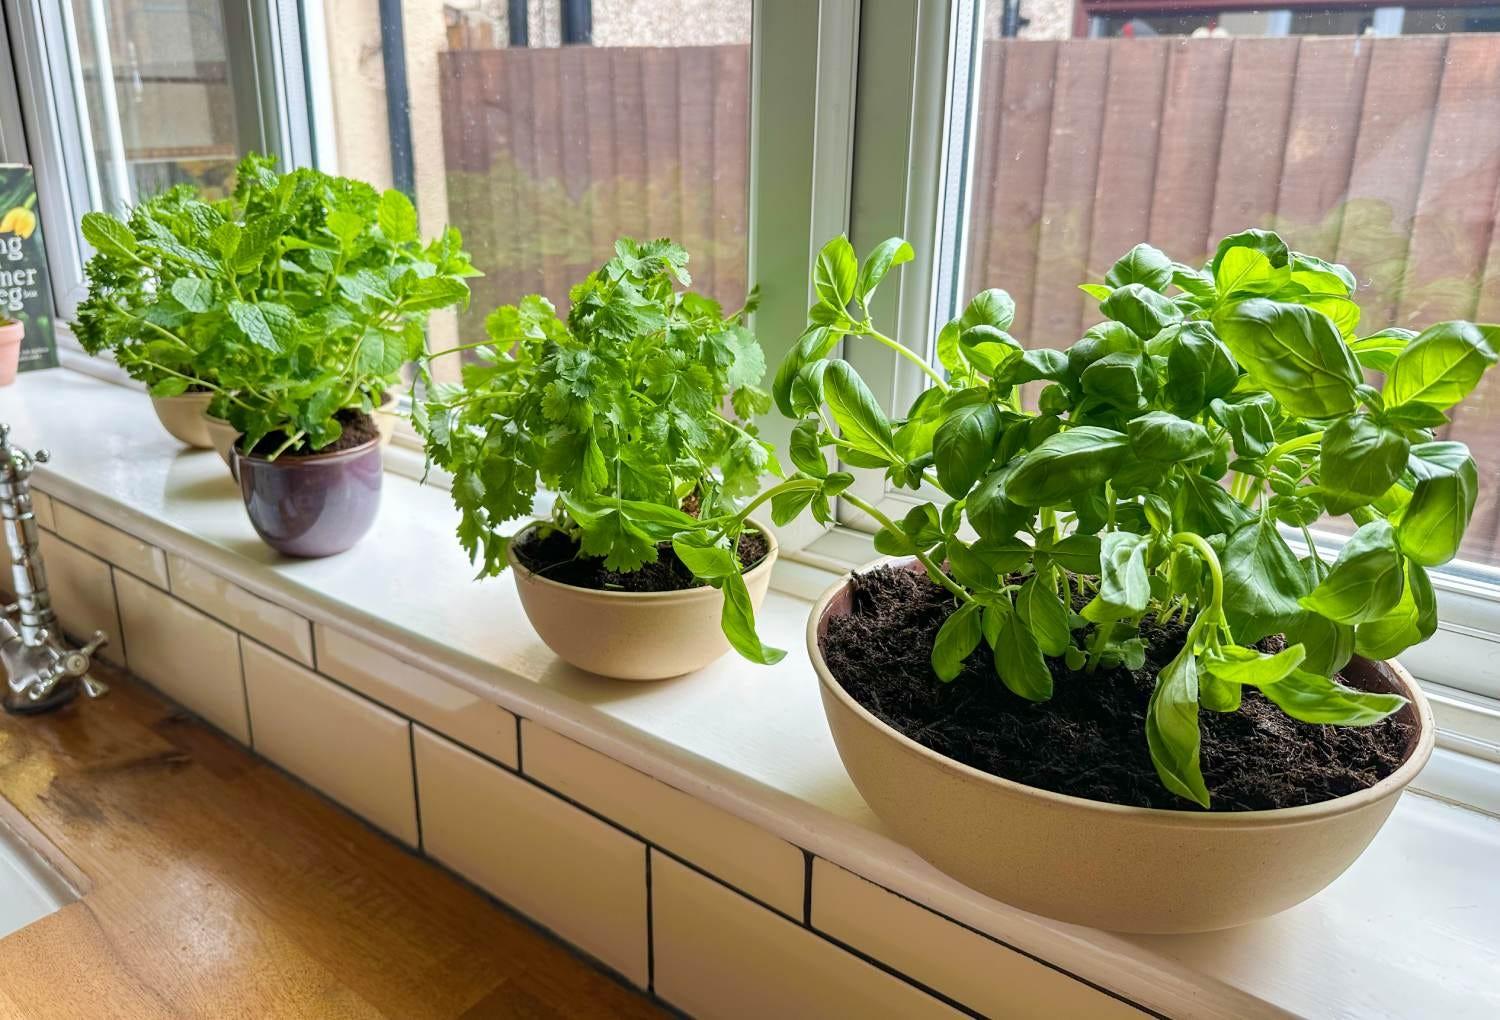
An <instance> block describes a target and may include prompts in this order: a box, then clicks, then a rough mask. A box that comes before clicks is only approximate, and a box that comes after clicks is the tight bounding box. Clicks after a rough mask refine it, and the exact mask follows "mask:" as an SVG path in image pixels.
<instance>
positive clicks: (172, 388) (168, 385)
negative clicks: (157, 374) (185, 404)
mask: <svg viewBox="0 0 1500 1020" xmlns="http://www.w3.org/2000/svg"><path fill="white" fill-rule="evenodd" d="M187 388H188V380H186V379H184V378H183V377H182V376H180V375H169V376H167V377H166V378H165V379H162V380H160V381H159V382H155V383H152V384H151V395H152V396H153V397H179V396H181V395H182V394H184V393H186V392H187Z"/></svg>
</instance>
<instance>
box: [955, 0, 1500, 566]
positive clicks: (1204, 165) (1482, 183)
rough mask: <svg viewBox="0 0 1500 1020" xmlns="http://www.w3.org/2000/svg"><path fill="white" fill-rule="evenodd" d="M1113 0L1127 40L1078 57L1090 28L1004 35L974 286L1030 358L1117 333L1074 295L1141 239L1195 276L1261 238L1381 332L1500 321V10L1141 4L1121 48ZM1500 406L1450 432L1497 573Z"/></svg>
mask: <svg viewBox="0 0 1500 1020" xmlns="http://www.w3.org/2000/svg"><path fill="white" fill-rule="evenodd" d="M1111 2H1112V0H1101V2H1099V3H1089V2H1087V0H1085V2H1084V8H1083V9H1084V11H1085V12H1087V13H1090V15H1091V17H1092V19H1093V20H1092V27H1093V28H1094V29H1095V32H1096V34H1097V35H1109V36H1112V37H1111V38H1094V39H1089V38H1068V37H1067V34H1068V31H1070V30H1072V28H1073V27H1074V23H1072V22H1069V24H1068V27H1067V28H1066V29H1064V30H1062V31H1060V32H1058V33H1057V34H1056V37H1054V38H1035V37H1032V38H1027V37H1025V35H1026V34H1028V33H1029V31H1030V30H1029V29H1028V28H1023V30H1022V32H1023V37H1022V38H997V37H995V36H996V34H997V32H998V26H999V24H1000V21H999V20H998V19H996V18H994V17H990V18H988V19H987V26H988V28H989V29H990V31H989V33H988V34H989V35H990V36H991V38H988V39H986V41H985V43H984V55H983V62H982V72H981V74H982V77H981V84H980V90H979V97H978V111H979V114H978V119H979V123H978V133H977V141H976V145H977V152H976V153H975V158H974V159H973V160H972V162H971V165H973V166H974V168H975V169H974V177H973V180H972V189H971V201H970V207H969V223H968V235H967V272H968V279H967V286H968V292H970V293H972V292H973V291H975V290H977V289H979V288H981V287H984V286H998V287H1004V288H1005V289H1007V290H1009V291H1010V292H1011V293H1012V294H1013V295H1014V296H1015V298H1016V303H1017V306H1018V308H1019V314H1018V317H1017V320H1016V324H1015V330H1014V331H1015V333H1016V335H1017V337H1019V338H1020V339H1022V341H1023V342H1029V343H1034V344H1045V345H1049V346H1065V345H1067V344H1069V343H1071V342H1072V341H1074V340H1076V339H1077V338H1078V336H1079V335H1080V334H1081V332H1082V330H1083V329H1084V328H1085V327H1086V326H1088V325H1089V324H1091V323H1093V322H1095V321H1098V318H1099V314H1098V310H1097V307H1096V305H1095V303H1094V302H1093V301H1092V300H1091V299H1089V298H1087V297H1086V296H1085V295H1083V294H1082V293H1080V292H1079V291H1078V290H1077V289H1076V286H1075V285H1076V284H1077V283H1078V282H1079V281H1083V280H1087V281H1098V280H1100V279H1101V278H1102V276H1103V274H1104V272H1105V270H1106V269H1107V268H1108V267H1109V265H1110V264H1111V263H1112V262H1113V260H1114V259H1115V258H1117V257H1118V256H1119V255H1121V254H1123V253H1124V252H1125V251H1126V250H1127V249H1128V248H1129V247H1130V246H1131V245H1132V244H1134V243H1135V242H1137V241H1141V240H1145V241H1149V242H1150V243H1151V244H1154V245H1156V246H1157V247H1159V248H1161V249H1163V250H1164V251H1166V252H1167V253H1168V254H1169V255H1171V256H1173V257H1174V258H1176V259H1178V260H1180V261H1183V262H1189V263H1198V262H1201V261H1202V260H1203V259H1204V258H1205V257H1206V256H1207V255H1208V254H1209V252H1210V251H1211V249H1212V246H1213V245H1214V243H1215V242H1216V241H1217V240H1218V239H1219V238H1220V237H1222V236H1224V235H1225V234H1227V233H1230V232H1233V231H1235V230H1238V229H1240V228H1243V227H1246V226H1255V227H1264V228H1271V229H1275V230H1277V231H1279V232H1281V233H1282V235H1283V236H1285V237H1286V239H1287V241H1288V243H1290V244H1291V246H1292V247H1293V248H1296V249H1298V250H1301V251H1305V252H1308V253H1311V254H1317V255H1321V256H1324V257H1327V258H1330V259H1337V260H1338V261H1340V262H1343V263H1345V264H1347V265H1349V266H1350V268H1351V269H1353V270H1354V272H1355V274H1356V276H1357V277H1358V279H1359V281H1360V293H1359V295H1358V297H1359V300H1360V303H1361V305H1362V306H1363V308H1364V320H1363V322H1362V323H1361V331H1362V332H1373V331H1375V330H1377V329H1379V328H1381V327H1383V326H1386V325H1399V326H1406V327H1409V328H1413V329H1421V328H1423V327H1425V326H1428V325H1431V324H1432V323H1435V322H1441V321H1443V320H1446V319H1456V318H1465V319H1475V320H1478V321H1484V322H1496V321H1500V230H1496V229H1495V228H1496V219H1497V214H1500V33H1497V32H1494V31H1488V30H1486V29H1496V28H1500V25H1497V24H1496V22H1495V20H1494V18H1495V16H1496V14H1497V13H1500V8H1496V7H1493V6H1491V7H1483V6H1477V7H1472V8H1453V9H1440V8H1431V9H1428V8H1423V9H1416V8H1413V9H1411V10H1407V11H1404V12H1403V11H1402V10H1401V9H1400V8H1395V9H1387V8H1375V9H1373V11H1372V10H1371V9H1368V8H1362V9H1360V10H1358V11H1354V10H1351V9H1349V8H1328V9H1324V10H1316V9H1311V8H1306V7H1299V8H1298V9H1297V11H1296V12H1295V16H1291V17H1287V18H1281V17H1279V15H1278V12H1277V11H1275V10H1267V11H1259V12H1237V13H1233V14H1232V15H1231V13H1227V12H1225V13H1219V14H1215V15H1212V16H1211V17H1209V16H1207V15H1203V16H1200V15H1198V14H1191V13H1180V8H1178V7H1176V5H1173V4H1168V3H1163V4H1162V6H1161V8H1159V9H1158V11H1157V12H1155V13H1153V12H1152V11H1150V10H1148V9H1146V8H1145V7H1143V5H1141V4H1140V3H1139V2H1138V0H1133V2H1131V3H1130V4H1129V6H1130V8H1131V13H1130V16H1129V17H1130V19H1134V20H1135V21H1137V22H1139V23H1140V24H1142V25H1146V26H1154V27H1153V28H1152V31H1151V32H1147V31H1144V30H1142V31H1136V32H1132V33H1126V32H1124V31H1114V30H1109V31H1104V30H1103V29H1105V28H1108V27H1109V25H1110V24H1114V23H1113V22H1110V21H1109V18H1111V17H1114V15H1112V14H1108V13H1107V12H1108V8H1109V7H1110V6H1111ZM991 6H992V7H997V6H999V4H998V3H995V4H992V5H991ZM1036 6H1037V8H1038V9H1039V8H1041V7H1042V6H1043V5H1041V4H1037V5H1036ZM1210 6H1211V5H1210ZM1032 9H1033V7H1032V6H1031V0H1022V6H1021V11H1022V12H1023V13H1028V12H1029V11H1031V10H1032ZM1391 10H1394V12H1395V14H1394V15H1392V14H1390V13H1389V12H1390V11H1391ZM1101 11H1102V12H1105V13H1100V12H1101ZM1354 15H1357V17H1354ZM1372 15H1373V16H1374V18H1375V21H1376V22H1382V21H1383V22H1385V23H1388V24H1390V25H1391V26H1393V27H1392V28H1391V30H1390V31H1389V32H1382V33H1376V32H1374V31H1372V28H1371V25H1370V23H1369V19H1370V17H1371V16H1372ZM1396 15H1399V17H1397V16H1396ZM1204 17H1208V18H1209V21H1208V22H1205V21H1204V20H1203V18H1204ZM1194 19H1198V20H1196V21H1195V20H1194ZM1101 21H1102V23H1103V24H1102V25H1101ZM1210 22H1211V23H1212V24H1213V25H1215V26H1216V28H1215V29H1214V31H1213V32H1211V33H1209V32H1196V30H1197V29H1198V28H1201V27H1203V26H1204V25H1205V24H1208V23H1210ZM1121 24H1123V23H1121ZM1231 24H1233V25H1236V26H1238V27H1237V28H1236V29H1235V31H1234V32H1229V31H1228V26H1229V25H1231ZM1081 25H1082V29H1081V30H1083V31H1087V30H1088V29H1089V23H1088V22H1083V23H1081ZM1278 26H1279V27H1278ZM1327 31H1333V32H1346V33H1350V34H1333V35H1329V34H1320V33H1323V32H1327ZM1412 31H1416V32H1421V33H1428V34H1403V33H1410V32H1412ZM1195 32H1196V36H1195V35H1194V33H1195ZM1278 32H1279V34H1276V33H1278ZM1295 32H1302V33H1305V34H1301V35H1298V34H1288V33H1295ZM1353 33H1361V34H1353ZM1434 33H1435V34H1434ZM1031 34H1033V35H1034V33H1031ZM1497 399H1500V374H1492V375H1490V376H1489V377H1488V378H1487V379H1486V381H1485V382H1484V384H1483V385H1482V386H1481V388H1480V389H1479V390H1478V391H1477V392H1476V393H1475V394H1474V396H1473V397H1472V398H1471V399H1470V400H1469V401H1468V402H1467V403H1466V404H1465V405H1464V407H1463V409H1462V410H1461V411H1459V412H1458V414H1457V416H1456V418H1455V420H1454V422H1453V424H1452V425H1451V426H1449V427H1448V428H1447V429H1446V430H1445V431H1446V432H1447V433H1448V434H1450V435H1451V436H1452V437H1454V438H1460V439H1463V440H1464V441H1466V442H1467V443H1468V444H1469V445H1470V447H1471V448H1472V449H1473V452H1474V456H1475V458H1476V460H1477V461H1478V462H1479V465H1480V470H1481V472H1483V473H1484V475H1485V476H1486V484H1485V485H1484V486H1482V495H1481V499H1480V505H1479V507H1478V509H1477V510H1476V512H1475V519H1474V522H1473V524H1472V525H1471V526H1470V528H1469V532H1468V537H1467V540H1466V543H1465V546H1464V550H1463V555H1464V556H1465V557H1467V558H1469V559H1472V560H1478V561H1481V562H1486V563H1491V564H1500V502H1497V492H1500V485H1497V484H1495V481H1496V479H1497V475H1500V413H1497V410H1496V401H1497Z"/></svg>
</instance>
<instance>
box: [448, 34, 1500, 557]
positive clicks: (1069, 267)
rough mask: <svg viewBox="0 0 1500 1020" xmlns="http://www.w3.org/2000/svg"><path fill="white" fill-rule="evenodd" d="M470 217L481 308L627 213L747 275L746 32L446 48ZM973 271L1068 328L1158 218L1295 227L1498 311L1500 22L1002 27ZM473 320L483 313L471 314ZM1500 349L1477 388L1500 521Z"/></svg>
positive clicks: (1189, 225)
mask: <svg viewBox="0 0 1500 1020" xmlns="http://www.w3.org/2000/svg"><path fill="white" fill-rule="evenodd" d="M440 67H441V75H442V103H443V108H442V116H443V129H444V149H445V154H446V158H447V170H448V193H449V203H450V207H451V219H452V221H453V222H455V223H458V224H460V225H461V226H462V227H463V228H464V233H465V238H466V240H467V241H468V242H469V245H470V247H471V250H472V251H473V252H474V254H475V257H476V262H477V263H478V264H479V266H480V268H481V269H483V270H484V272H485V273H486V274H487V275H486V277H485V278H484V279H483V280H479V281H476V286H475V311H474V312H473V313H471V316H473V317H478V316H482V315H483V313H484V311H485V310H487V309H488V308H490V307H493V306H494V305H495V304H498V303H501V302H504V301H513V300H515V299H516V298H518V297H520V296H521V295H523V294H527V293H531V292H540V293H543V294H546V295H548V296H549V297H551V298H552V300H553V301H554V302H556V303H558V304H559V306H561V305H562V304H563V303H564V301H565V299H566V292H567V287H568V285H569V284H570V283H571V282H572V281H574V280H576V279H578V278H579V277H581V276H582V275H583V274H584V273H586V272H587V271H588V270H589V269H591V268H593V267H594V266H596V265H597V264H598V263H599V262H600V261H601V260H602V259H604V258H605V257H607V255H608V253H609V251H610V247H611V245H612V243H613V240H614V238H615V237H616V236H617V235H619V234H632V235H635V236H641V237H655V236H671V237H675V238H677V239H678V240H680V241H682V242H683V243H684V244H685V245H686V246H687V247H688V249H689V251H690V252H691V253H692V256H693V258H692V270H693V274H694V277H695V283H696V285H697V286H698V287H699V288H700V289H702V290H704V291H706V292H707V293H710V294H712V295H714V296H715V297H718V298H719V299H720V300H721V301H723V302H724V303H725V304H726V305H731V306H733V305H737V304H738V302H739V300H740V299H741V298H742V297H743V295H744V291H745V287H746V263H745V252H746V228H747V222H746V206H747V194H746V191H747V182H748V168H749V151H748V146H749V139H748V125H749V101H750V97H749V52H748V49H747V48H746V47H743V46H716V47H684V48H670V49H635V48H631V49H594V48H590V47H568V48H564V49H493V50H467V51H460V52H452V53H445V54H443V55H442V58H441V65H440ZM982 73H983V78H982V86H981V93H980V96H979V104H980V116H979V128H978V138H977V143H976V151H975V153H974V159H973V163H972V167H973V178H972V180H973V188H972V193H971V211H970V215H969V222H970V223H971V224H973V225H974V228H973V233H972V234H971V236H970V238H969V256H968V259H969V261H968V280H967V283H968V286H969V290H970V291H973V290H977V289H979V288H981V287H985V286H999V287H1004V288H1005V289H1007V290H1009V291H1010V292H1011V294H1012V295H1013V296H1014V297H1015V298H1016V302H1017V305H1018V306H1019V315H1018V320H1017V322H1016V326H1015V332H1016V334H1017V336H1019V337H1021V338H1022V339H1023V340H1025V341H1027V342H1030V343H1037V344H1049V345H1052V344H1066V343H1069V342H1071V341H1072V340H1073V339H1076V338H1077V337H1078V335H1079V333H1080V331H1081V330H1082V329H1083V328H1084V327H1085V326H1086V325H1087V324H1088V323H1089V322H1092V321H1094V319H1095V317H1096V316H1097V310H1096V309H1095V308H1094V306H1093V303H1092V302H1091V301H1090V300H1089V299H1088V298H1086V297H1085V296H1084V295H1083V294H1082V293H1081V292H1079V291H1078V290H1077V287H1076V285H1077V284H1078V283H1080V282H1083V281H1086V280H1097V279H1099V278H1100V277H1101V276H1102V275H1103V273H1104V271H1105V270H1106V269H1107V268H1108V266H1109V265H1110V263H1111V262H1112V261H1113V260H1114V259H1115V258H1117V257H1118V256H1119V255H1120V254H1122V253H1123V252H1124V251H1125V250H1126V249H1127V248H1129V247H1130V246H1131V245H1132V244H1134V243H1135V242H1137V241H1140V240H1147V241H1150V242H1151V243H1153V244H1155V245H1157V246H1158V247H1160V248H1162V249H1164V250H1165V251H1167V252H1168V253H1170V254H1171V255H1172V256H1174V257H1175V258H1177V259H1180V260H1181V261H1184V262H1199V261H1201V260H1202V259H1203V258H1204V257H1205V256H1207V255H1208V254H1209V253H1210V252H1211V251H1212V249H1213V246H1214V245H1215V243H1216V242H1217V240H1218V239H1219V238H1220V237H1222V236H1223V235H1225V234H1227V233H1231V232H1233V231H1235V230H1238V229H1241V228H1243V227H1247V226H1263V227H1273V228H1275V229H1277V230H1279V231H1281V232H1282V233H1283V234H1284V235H1285V236H1286V238H1287V239H1288V241H1289V242H1290V243H1291V244H1292V246H1293V247H1295V248H1298V249H1299V250H1302V251H1307V252H1309V253H1312V254H1317V255H1321V256H1324V257H1327V258H1333V259H1337V260H1338V261H1341V262H1345V263H1347V264H1348V265H1350V266H1351V267H1352V268H1353V269H1354V271H1355V273H1356V274H1357V276H1358V277H1359V280H1360V283H1361V291H1362V293H1361V294H1360V302H1361V304H1362V305H1363V307H1364V309H1365V315H1366V318H1365V325H1366V326H1367V328H1370V329H1374V328H1378V327H1379V326H1382V325H1386V324H1390V323H1395V324H1400V325H1406V326H1412V327H1416V328H1420V327H1422V326H1424V325H1427V324H1430V323H1433V322H1438V321H1442V320H1444V319H1450V318H1478V319H1480V320H1481V321H1490V322H1495V321H1500V230H1497V229H1495V227H1496V221H1497V217H1500V34H1467V35H1452V36H1411V37H1397V38H1383V39H1364V38H1346V37H1317V36H1305V37H1293V38H1279V39H1276V38H1244V39H1188V38H1157V39H1112V40H1087V39H1069V40H1061V41H1018V40H1006V41H990V42H987V43H986V44H985V48H984V55H983V68H982ZM466 331H467V330H466ZM1497 401H1500V372H1497V373H1496V375H1493V376H1491V378H1490V379H1489V380H1487V381H1486V383H1485V385H1484V386H1483V387H1482V388H1481V391H1480V392H1479V393H1477V394H1476V395H1475V397H1474V398H1473V399H1472V400H1471V402H1470V404H1469V405H1468V406H1466V407H1465V408H1464V409H1463V410H1462V411H1461V412H1459V414H1458V433H1459V435H1461V436H1462V437H1463V438H1465V439H1466V440H1467V441H1468V442H1469V443H1470V445H1471V446H1472V447H1473V448H1474V450H1475V455H1476V457H1477V458H1478V459H1479V461H1480V465H1481V469H1482V472H1483V475H1484V483H1483V484H1484V488H1485V490H1486V491H1487V495H1486V496H1485V497H1484V498H1483V501H1482V503H1481V506H1480V509H1479V511H1478V520H1476V522H1475V524H1474V527H1473V529H1472V530H1471V538H1470V541H1469V543H1468V547H1467V549H1466V554H1467V555H1471V556H1474V557H1476V558H1483V559H1495V560H1500V554H1496V553H1491V552H1490V549H1491V547H1494V546H1496V545H1497V536H1500V501H1497V499H1496V495H1495V494H1496V490H1497V489H1500V407H1497Z"/></svg>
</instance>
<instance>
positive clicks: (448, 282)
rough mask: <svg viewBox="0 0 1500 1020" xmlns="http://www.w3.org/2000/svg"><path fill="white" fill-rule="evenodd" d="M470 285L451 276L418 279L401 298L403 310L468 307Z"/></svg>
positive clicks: (421, 310) (419, 310) (415, 310)
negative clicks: (454, 306)
mask: <svg viewBox="0 0 1500 1020" xmlns="http://www.w3.org/2000/svg"><path fill="white" fill-rule="evenodd" d="M468 303H469V285H468V284H467V283H464V281H462V280H458V279H455V278H453V277H451V276H429V277H427V278H426V279H424V280H418V281H417V283H416V285H415V286H413V287H412V289H411V290H410V291H408V292H407V293H406V294H405V295H404V296H403V297H402V298H401V310H402V311H403V312H425V311H430V310H432V309H434V308H447V307H449V306H451V305H459V306H461V307H467V305H468Z"/></svg>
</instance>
